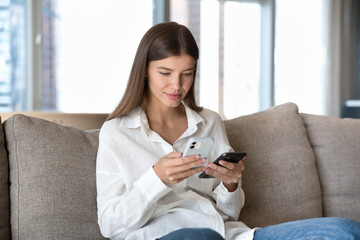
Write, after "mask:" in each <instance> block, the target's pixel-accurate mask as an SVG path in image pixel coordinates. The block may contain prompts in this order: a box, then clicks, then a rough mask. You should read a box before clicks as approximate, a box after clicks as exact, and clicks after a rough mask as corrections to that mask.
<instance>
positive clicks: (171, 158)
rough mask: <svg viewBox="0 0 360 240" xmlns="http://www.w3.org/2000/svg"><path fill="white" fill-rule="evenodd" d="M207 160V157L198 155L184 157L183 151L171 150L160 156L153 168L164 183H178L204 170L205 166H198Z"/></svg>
mask: <svg viewBox="0 0 360 240" xmlns="http://www.w3.org/2000/svg"><path fill="white" fill-rule="evenodd" d="M205 162H206V159H205V158H200V157H199V156H198V155H193V156H188V157H182V153H181V152H171V153H169V154H167V155H165V156H164V157H162V158H160V159H159V161H158V162H157V163H156V164H155V165H154V166H153V168H154V171H155V173H156V175H157V176H158V177H159V178H160V179H161V181H163V182H164V183H178V182H181V181H182V180H184V179H185V178H187V177H189V176H191V175H193V174H195V173H198V172H202V171H204V170H205V167H204V166H201V167H196V166H198V165H200V164H203V163H205ZM195 167H196V168H195Z"/></svg>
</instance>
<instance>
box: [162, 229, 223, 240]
mask: <svg viewBox="0 0 360 240" xmlns="http://www.w3.org/2000/svg"><path fill="white" fill-rule="evenodd" d="M159 240H224V239H223V238H222V237H221V235H220V234H219V233H217V232H215V231H213V230H211V229H208V228H182V229H179V230H176V231H173V232H171V233H169V234H167V235H165V236H163V237H161V238H159Z"/></svg>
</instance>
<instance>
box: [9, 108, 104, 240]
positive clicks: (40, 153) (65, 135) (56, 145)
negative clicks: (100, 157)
mask: <svg viewBox="0 0 360 240" xmlns="http://www.w3.org/2000/svg"><path fill="white" fill-rule="evenodd" d="M4 125H5V131H6V135H7V145H8V152H9V155H8V156H9V166H10V181H11V186H10V199H11V230H12V238H13V239H38V240H39V239H102V236H101V233H100V230H99V227H98V224H97V206H96V175H95V168H96V155H97V147H98V137H97V135H96V134H91V133H88V132H85V131H83V130H80V129H77V128H72V127H66V126H62V125H59V124H57V123H53V122H49V121H46V120H43V119H38V118H34V117H28V116H24V115H20V114H17V115H14V116H12V117H11V118H9V119H8V120H7V121H5V123H4Z"/></svg>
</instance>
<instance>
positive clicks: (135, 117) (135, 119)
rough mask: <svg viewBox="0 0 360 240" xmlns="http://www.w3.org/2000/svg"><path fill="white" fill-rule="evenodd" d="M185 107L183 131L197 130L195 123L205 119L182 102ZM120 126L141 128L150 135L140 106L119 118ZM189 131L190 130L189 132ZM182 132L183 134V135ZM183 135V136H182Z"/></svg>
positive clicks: (203, 122)
mask: <svg viewBox="0 0 360 240" xmlns="http://www.w3.org/2000/svg"><path fill="white" fill-rule="evenodd" d="M182 104H183V105H184V107H185V113H186V118H187V122H188V129H187V130H186V131H185V133H188V134H192V133H193V132H195V131H196V130H197V124H199V123H202V124H205V122H206V121H205V119H204V118H203V117H202V116H201V115H200V114H199V113H197V112H196V111H194V110H192V109H191V108H189V107H188V106H186V104H184V103H182ZM120 127H123V128H141V131H142V132H144V133H145V134H146V135H147V136H148V137H149V136H150V133H151V129H150V126H149V122H148V120H147V117H146V114H145V111H144V109H143V108H142V107H140V106H138V107H137V108H135V109H134V110H132V111H131V112H129V113H128V114H126V115H125V116H123V117H122V118H121V121H120ZM189 131H190V132H189ZM185 133H184V135H185ZM183 137H185V136H183Z"/></svg>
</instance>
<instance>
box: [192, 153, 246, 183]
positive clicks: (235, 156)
mask: <svg viewBox="0 0 360 240" xmlns="http://www.w3.org/2000/svg"><path fill="white" fill-rule="evenodd" d="M244 157H246V153H238V152H226V153H223V154H221V155H220V156H219V157H218V158H217V159H216V160H215V161H214V162H213V163H214V164H216V165H219V166H220V164H219V161H220V160H224V161H227V162H233V163H237V162H240V161H241V160H242V159H243V158H244ZM199 178H214V176H211V175H208V174H206V173H205V172H202V173H201V174H200V175H199Z"/></svg>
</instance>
